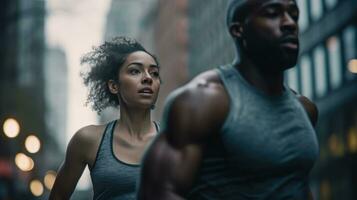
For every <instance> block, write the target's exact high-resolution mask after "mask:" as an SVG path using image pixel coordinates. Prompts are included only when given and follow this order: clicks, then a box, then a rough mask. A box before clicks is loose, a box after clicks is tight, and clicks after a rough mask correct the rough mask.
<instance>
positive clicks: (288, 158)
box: [138, 0, 318, 200]
mask: <svg viewBox="0 0 357 200" xmlns="http://www.w3.org/2000/svg"><path fill="white" fill-rule="evenodd" d="M298 18H299V9H298V6H297V4H296V1H295V0H231V1H230V3H229V7H228V12H227V27H228V29H229V32H230V35H231V36H232V37H233V40H234V44H235V45H236V52H237V57H239V59H236V60H235V61H234V62H233V63H232V64H229V65H226V66H221V67H218V68H217V69H213V70H209V71H206V72H204V73H202V74H200V75H198V76H197V77H196V78H194V79H193V80H192V81H191V82H189V83H188V84H187V85H185V86H183V87H181V88H179V89H178V90H177V91H175V92H173V93H172V94H171V95H170V97H169V100H168V103H167V105H166V108H165V112H164V120H163V122H162V123H163V125H162V126H163V128H162V130H161V133H160V135H159V136H158V138H157V140H155V141H154V142H153V145H152V146H151V147H150V148H149V150H148V152H147V153H146V157H145V158H144V163H143V167H142V176H141V184H140V187H139V194H138V197H139V199H145V200H147V199H152V200H162V199H165V200H175V199H186V198H187V199H207V200H208V199H210V200H213V199H215V200H223V199H224V200H226V199H227V200H238V199H239V200H240V199H274V200H280V199H299V200H302V199H308V198H311V193H310V189H309V183H308V174H309V172H310V170H311V168H312V166H313V164H314V162H315V160H316V159H317V156H318V143H317V138H316V135H315V131H314V128H313V125H315V123H316V120H317V109H316V106H315V105H314V104H313V103H312V102H311V101H310V100H308V99H307V98H306V97H304V96H300V95H298V94H296V93H295V92H293V91H292V90H291V89H290V88H289V87H288V86H286V85H285V84H284V71H285V70H286V69H289V68H291V67H293V66H294V65H295V64H296V62H297V57H298V52H299V40H298V33H299V30H298ZM207 28H208V27H207ZM203 32H204V30H203ZM207 48H210V47H209V45H208V46H207Z"/></svg>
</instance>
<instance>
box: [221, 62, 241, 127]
mask: <svg viewBox="0 0 357 200" xmlns="http://www.w3.org/2000/svg"><path fill="white" fill-rule="evenodd" d="M216 70H217V71H218V74H219V76H220V79H221V81H222V82H223V86H224V88H225V89H226V91H227V93H228V95H229V99H230V109H229V114H228V116H227V118H226V121H225V123H224V124H223V127H222V131H223V132H224V130H226V129H227V128H228V125H229V124H230V122H232V121H234V120H235V119H237V118H238V116H239V113H240V110H241V107H242V103H243V101H242V95H241V90H242V89H241V87H242V84H241V80H240V76H239V73H238V71H237V70H236V69H235V68H234V67H233V66H232V65H231V64H228V65H223V66H219V67H218V68H216Z"/></svg>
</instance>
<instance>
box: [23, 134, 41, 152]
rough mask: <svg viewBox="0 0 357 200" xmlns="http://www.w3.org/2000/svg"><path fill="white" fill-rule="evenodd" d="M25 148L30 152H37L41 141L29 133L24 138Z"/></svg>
mask: <svg viewBox="0 0 357 200" xmlns="http://www.w3.org/2000/svg"><path fill="white" fill-rule="evenodd" d="M25 147H26V150H27V151H28V152H30V153H37V152H38V151H39V150H40V148H41V142H40V140H39V139H38V137H36V136H34V135H30V136H28V137H27V138H26V140H25Z"/></svg>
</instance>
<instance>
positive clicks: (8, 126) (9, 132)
mask: <svg viewBox="0 0 357 200" xmlns="http://www.w3.org/2000/svg"><path fill="white" fill-rule="evenodd" d="M3 130H4V133H5V135H6V136H7V137H9V138H14V137H16V136H17V135H18V134H19V133H20V125H19V123H18V122H17V121H16V119H13V118H9V119H6V120H5V122H4V125H3Z"/></svg>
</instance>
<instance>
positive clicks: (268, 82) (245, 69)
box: [234, 58, 284, 96]
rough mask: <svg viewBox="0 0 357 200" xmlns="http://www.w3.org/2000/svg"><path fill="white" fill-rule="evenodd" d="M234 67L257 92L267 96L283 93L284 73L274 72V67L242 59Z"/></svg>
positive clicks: (281, 71)
mask: <svg viewBox="0 0 357 200" xmlns="http://www.w3.org/2000/svg"><path fill="white" fill-rule="evenodd" d="M234 67H235V68H236V69H237V70H238V71H239V72H240V73H241V75H242V77H243V78H244V79H245V80H246V81H247V82H249V83H250V84H251V85H252V86H254V87H256V88H257V89H258V90H261V91H263V92H264V93H266V94H268V95H273V96H275V95H281V94H282V93H283V91H284V71H283V70H276V69H277V67H276V66H269V65H268V64H267V65H266V66H262V65H259V64H256V63H254V62H252V61H251V60H250V59H248V58H246V59H244V58H243V59H242V60H241V61H240V62H239V63H235V64H234Z"/></svg>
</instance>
